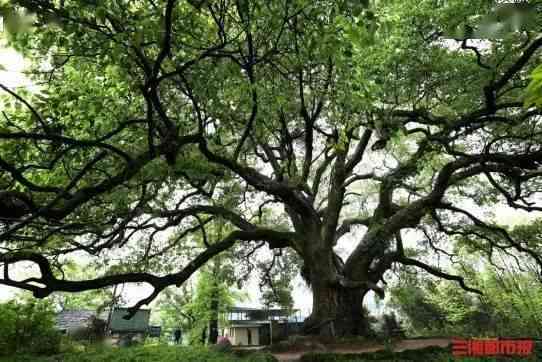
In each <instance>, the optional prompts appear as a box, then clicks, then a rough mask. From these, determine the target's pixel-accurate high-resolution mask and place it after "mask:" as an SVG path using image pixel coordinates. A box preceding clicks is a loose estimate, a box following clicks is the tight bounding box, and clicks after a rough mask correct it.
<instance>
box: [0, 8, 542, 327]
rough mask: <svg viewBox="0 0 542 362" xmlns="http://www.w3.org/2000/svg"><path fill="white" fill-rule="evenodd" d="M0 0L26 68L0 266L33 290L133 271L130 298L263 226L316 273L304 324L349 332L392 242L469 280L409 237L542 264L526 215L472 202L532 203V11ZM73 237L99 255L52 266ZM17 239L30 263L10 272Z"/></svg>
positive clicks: (87, 285) (248, 244) (380, 288)
mask: <svg viewBox="0 0 542 362" xmlns="http://www.w3.org/2000/svg"><path fill="white" fill-rule="evenodd" d="M3 10H4V14H5V18H6V20H7V21H6V29H7V31H8V32H7V34H6V35H7V38H8V41H9V44H10V45H12V46H14V47H15V48H16V49H18V50H19V51H20V52H22V53H23V54H24V55H25V56H26V57H27V58H28V59H30V60H31V62H32V64H33V67H32V72H31V77H32V79H33V81H34V83H35V85H36V88H37V90H34V91H33V92H30V91H28V90H24V89H10V88H8V87H6V86H4V85H2V84H0V88H1V89H2V90H3V91H4V92H3V93H2V94H1V98H0V101H1V104H2V119H0V225H1V227H0V246H1V248H2V251H1V253H0V262H2V263H3V265H4V268H3V273H2V274H1V276H2V278H1V279H0V283H1V284H5V285H8V286H15V287H18V288H23V289H26V290H30V291H32V292H33V293H34V295H35V296H36V297H45V296H48V295H50V294H51V293H54V292H57V291H64V292H77V291H84V290H91V289H98V288H103V287H107V286H112V285H116V284H122V283H128V282H146V283H149V284H151V285H152V286H153V287H154V292H153V293H152V295H150V296H149V297H148V298H146V299H144V300H142V301H140V302H139V303H138V304H137V305H136V306H134V307H135V308H138V307H140V306H141V305H143V304H148V303H149V302H151V301H152V300H153V299H154V298H155V297H156V296H157V295H158V294H159V293H160V292H161V291H163V290H164V289H165V288H166V287H168V286H171V285H177V286H179V285H181V284H183V283H184V282H185V281H186V280H187V279H188V278H189V277H190V276H191V275H193V273H194V272H195V271H196V270H198V268H200V267H201V266H203V265H204V264H205V263H206V262H207V261H208V260H210V259H211V258H213V257H214V256H216V255H218V254H220V253H221V252H223V251H225V250H228V249H232V250H235V251H236V253H237V254H238V257H239V258H240V259H245V260H250V258H251V257H252V256H253V254H254V250H255V249H257V248H260V247H262V246H263V245H267V246H268V247H269V248H270V249H275V250H276V252H275V254H274V255H275V256H276V258H288V259H287V260H289V261H290V262H291V263H298V264H299V265H300V266H301V268H300V270H301V273H302V275H303V276H304V277H305V279H306V280H307V281H308V282H309V284H310V286H311V288H312V290H313V311H312V315H311V317H310V318H309V319H307V321H306V323H305V331H306V332H307V333H320V334H326V335H329V334H332V335H344V334H359V333H363V320H362V319H363V316H362V313H361V303H362V300H363V297H364V296H365V295H366V294H367V292H368V291H369V290H374V291H376V292H377V293H378V294H382V293H383V292H384V285H385V284H384V283H385V280H384V276H385V273H386V271H388V270H390V269H391V268H392V266H393V265H394V264H403V265H409V266H414V267H417V268H420V269H422V270H425V271H426V272H428V273H430V274H433V275H435V276H437V277H440V278H444V279H449V280H452V281H455V282H457V283H459V285H461V286H462V287H463V288H464V289H466V290H467V291H470V292H476V293H479V292H480V291H478V290H476V289H474V288H471V287H469V286H468V285H467V283H466V282H465V281H464V279H463V278H462V277H461V276H460V275H455V274H450V273H447V272H446V271H445V270H444V269H441V268H439V267H438V266H436V265H432V263H431V259H426V258H425V259H424V258H423V257H422V256H421V255H420V254H419V252H416V250H415V249H414V248H413V246H414V245H415V244H416V243H415V242H414V241H419V243H418V244H417V245H418V247H419V250H422V251H428V252H429V253H430V254H431V253H432V254H442V255H443V256H450V255H451V254H452V253H453V250H451V248H450V247H451V246H452V245H453V244H454V243H456V242H461V243H466V244H468V245H470V246H471V247H472V248H475V249H478V250H482V251H484V252H485V253H486V255H487V256H488V258H489V259H490V260H491V256H492V254H493V253H494V252H496V251H499V250H500V251H501V252H504V253H507V254H509V255H511V256H517V255H523V256H526V257H528V258H529V259H530V260H531V261H533V262H534V263H535V264H538V268H540V267H542V255H541V251H542V250H541V246H540V245H539V243H538V241H539V236H540V231H539V224H538V223H533V225H532V226H531V229H529V230H530V233H529V235H530V236H532V235H534V236H535V237H532V238H531V237H529V238H520V237H518V236H521V234H518V233H517V232H514V230H510V228H508V227H506V225H498V224H497V223H496V220H495V219H494V218H492V217H491V215H489V216H488V215H484V213H483V212H481V211H480V210H481V209H482V208H486V209H491V208H492V207H494V206H495V205H507V206H508V207H510V208H514V209H519V210H525V211H529V212H533V213H535V214H536V213H537V212H540V211H541V210H542V204H540V192H541V191H542V189H541V180H542V177H541V176H542V170H541V164H542V148H541V143H542V142H541V141H542V118H541V112H542V111H541V109H540V108H537V107H536V105H537V100H538V99H539V98H538V95H537V92H538V91H539V90H540V85H536V84H535V85H531V86H530V88H529V92H530V93H529V94H530V95H529V97H530V98H528V100H529V102H525V97H526V89H527V86H528V83H529V81H530V79H529V76H530V75H531V73H532V71H533V70H534V68H535V67H536V66H537V65H538V63H539V59H540V48H542V37H541V36H540V33H538V32H537V30H536V29H540V19H539V18H537V14H538V13H536V12H533V11H526V12H525V11H523V10H521V11H520V10H517V11H518V13H517V14H516V13H514V11H515V10H513V9H512V10H511V8H510V7H497V8H495V6H494V5H492V2H490V1H468V2H467V1H456V0H449V1H437V0H417V1H412V0H407V1H387V2H382V1H377V0H374V1H361V2H360V1H352V0H350V1H349V0H342V1H325V0H315V1H310V0H295V1H290V0H284V1H257V0H236V1H230V0H216V1H206V0H201V1H175V0H167V1H165V0H140V1H133V0H110V1H109V0H108V1H90V0H77V1H76V0H59V1H56V0H55V1H53V0H17V1H12V2H11V5H9V6H7V5H6V6H5V7H4V8H3ZM530 10H533V9H530ZM503 14H504V15H503ZM533 14H534V15H533ZM506 16H508V17H506ZM512 17H514V19H516V18H519V19H522V21H519V22H518V21H515V22H513V21H508V20H506V21H504V20H502V19H503V18H505V19H508V18H512ZM491 19H497V20H496V21H497V22H496V24H497V25H498V26H497V27H495V26H494V25H495V24H493V23H492V22H491ZM473 29H474V30H473ZM488 29H489V30H488ZM480 37H483V38H484V39H476V38H480ZM537 60H538V61H537ZM535 74H540V73H535ZM539 83H540V81H539V82H538V84H539ZM538 106H539V104H538ZM219 224H220V225H225V227H224V228H221V229H220V230H223V231H224V230H225V231H226V232H223V233H216V232H213V230H216V225H219ZM209 231H211V232H209ZM412 231H414V232H412ZM407 237H408V238H414V239H415V240H405V241H404V242H403V239H406V238H407ZM341 239H342V240H341ZM344 240H346V241H344ZM338 243H346V244H347V246H346V249H348V250H349V251H350V253H349V255H348V256H347V257H346V258H341V257H340V256H339V255H338V254H337V244H338ZM81 255H85V257H88V258H91V259H93V260H98V261H99V262H100V263H101V264H102V265H103V266H104V268H105V269H104V271H103V274H102V275H100V276H99V277H97V278H95V279H89V280H72V279H70V278H69V276H66V275H65V274H64V273H63V263H65V261H66V260H68V259H70V258H73V257H81ZM274 259H275V258H274ZM343 259H344V260H343ZM21 261H30V262H33V263H36V264H37V265H38V266H39V269H40V271H41V275H40V276H39V277H38V276H37V277H32V278H29V279H26V280H14V279H11V278H10V274H9V269H10V266H12V265H15V264H17V263H18V262H21ZM239 263H241V262H239ZM248 265H250V261H248ZM133 310H134V311H135V309H133Z"/></svg>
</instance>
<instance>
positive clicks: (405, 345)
mask: <svg viewBox="0 0 542 362" xmlns="http://www.w3.org/2000/svg"><path fill="white" fill-rule="evenodd" d="M450 343H452V340H451V339H450V338H432V339H405V340H402V341H398V342H396V343H394V346H393V350H394V351H395V352H401V351H404V350H407V349H420V348H425V347H430V346H437V347H447V346H448V345H449V344H450ZM383 349H384V346H382V345H374V346H370V345H365V346H363V345H359V346H355V345H345V346H335V347H333V346H327V347H326V349H325V350H322V351H315V350H306V351H295V352H280V353H273V356H275V357H276V358H277V359H278V360H279V361H281V362H286V361H297V360H298V359H299V358H301V356H302V355H303V354H305V353H307V352H331V353H367V352H369V353H370V352H376V351H379V350H383Z"/></svg>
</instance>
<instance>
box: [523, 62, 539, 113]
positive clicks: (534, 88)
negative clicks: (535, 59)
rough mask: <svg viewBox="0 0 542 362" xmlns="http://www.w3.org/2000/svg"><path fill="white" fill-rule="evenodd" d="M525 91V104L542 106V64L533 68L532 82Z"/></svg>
mask: <svg viewBox="0 0 542 362" xmlns="http://www.w3.org/2000/svg"><path fill="white" fill-rule="evenodd" d="M525 91H526V94H527V95H526V97H525V106H527V107H529V106H532V105H534V106H536V107H539V108H540V107H542V64H540V65H539V66H538V67H537V68H535V70H533V73H532V75H531V83H529V86H528V87H527V89H526V90H525Z"/></svg>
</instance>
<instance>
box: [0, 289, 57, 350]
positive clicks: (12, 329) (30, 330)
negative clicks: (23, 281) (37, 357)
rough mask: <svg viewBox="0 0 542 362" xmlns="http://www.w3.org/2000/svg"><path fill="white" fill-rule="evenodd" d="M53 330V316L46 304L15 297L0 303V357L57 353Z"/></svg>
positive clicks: (55, 333) (52, 310)
mask: <svg viewBox="0 0 542 362" xmlns="http://www.w3.org/2000/svg"><path fill="white" fill-rule="evenodd" d="M54 326H55V312H54V309H53V306H52V304H51V303H50V302H49V301H47V300H41V301H36V300H35V299H30V298H28V296H26V297H24V296H21V295H19V297H18V298H17V300H11V301H9V302H6V303H0V355H4V356H14V355H15V354H16V353H29V354H53V353H57V352H58V351H59V348H60V333H59V332H58V331H57V330H56V329H55V327H54Z"/></svg>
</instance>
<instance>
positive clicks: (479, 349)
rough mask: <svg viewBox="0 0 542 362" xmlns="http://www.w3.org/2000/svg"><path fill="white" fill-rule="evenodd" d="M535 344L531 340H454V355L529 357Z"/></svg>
mask: <svg viewBox="0 0 542 362" xmlns="http://www.w3.org/2000/svg"><path fill="white" fill-rule="evenodd" d="M533 347H534V342H533V341H532V340H530V339H522V340H510V339H503V340H498V339H454V340H453V341H452V354H453V355H454V356H455V357H467V356H472V357H482V356H499V355H503V356H529V355H531V354H532V353H533Z"/></svg>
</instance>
